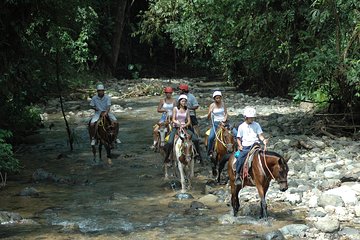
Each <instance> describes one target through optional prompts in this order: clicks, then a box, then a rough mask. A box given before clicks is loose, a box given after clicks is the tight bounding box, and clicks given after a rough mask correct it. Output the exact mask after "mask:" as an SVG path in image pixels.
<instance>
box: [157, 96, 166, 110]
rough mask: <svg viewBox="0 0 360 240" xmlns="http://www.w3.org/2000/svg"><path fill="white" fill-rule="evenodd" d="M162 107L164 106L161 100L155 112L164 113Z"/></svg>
mask: <svg viewBox="0 0 360 240" xmlns="http://www.w3.org/2000/svg"><path fill="white" fill-rule="evenodd" d="M163 105H164V99H161V100H160V102H159V105H158V107H157V112H158V113H163V112H166V110H165V109H163V108H162V106H163Z"/></svg>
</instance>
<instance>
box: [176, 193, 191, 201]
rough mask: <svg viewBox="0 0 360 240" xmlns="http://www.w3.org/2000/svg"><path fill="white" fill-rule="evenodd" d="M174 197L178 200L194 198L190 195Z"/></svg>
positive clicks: (179, 194) (180, 194) (181, 194)
mask: <svg viewBox="0 0 360 240" xmlns="http://www.w3.org/2000/svg"><path fill="white" fill-rule="evenodd" d="M174 197H175V198H177V199H179V200H183V199H193V198H194V197H193V196H192V195H191V194H190V193H178V194H176V195H175V196H174Z"/></svg>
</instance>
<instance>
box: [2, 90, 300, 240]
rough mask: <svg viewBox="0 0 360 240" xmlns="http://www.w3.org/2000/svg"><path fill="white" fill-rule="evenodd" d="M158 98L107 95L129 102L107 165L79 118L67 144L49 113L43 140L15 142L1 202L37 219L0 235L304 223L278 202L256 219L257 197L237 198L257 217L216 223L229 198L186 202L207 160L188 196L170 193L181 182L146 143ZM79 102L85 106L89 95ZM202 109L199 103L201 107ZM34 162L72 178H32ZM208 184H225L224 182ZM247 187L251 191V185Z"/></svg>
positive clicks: (199, 188)
mask: <svg viewBox="0 0 360 240" xmlns="http://www.w3.org/2000/svg"><path fill="white" fill-rule="evenodd" d="M158 101H159V97H137V98H131V99H128V100H126V101H125V100H114V101H113V102H114V103H117V104H120V105H121V106H123V107H130V108H131V110H128V111H126V112H125V113H121V114H117V116H118V120H119V122H120V124H121V125H120V139H121V141H122V143H121V144H120V145H119V146H117V147H116V149H114V151H113V152H112V153H113V158H112V161H113V166H112V167H107V166H103V165H101V164H94V162H93V161H92V153H91V148H90V144H89V140H88V135H87V129H86V119H85V118H84V119H76V121H73V120H72V121H70V123H71V126H72V127H73V128H74V129H75V133H76V139H77V143H76V144H75V146H74V147H75V149H74V151H73V152H70V151H69V150H68V149H69V146H68V145H67V142H66V135H65V129H64V124H63V121H62V120H61V116H60V115H59V114H50V116H49V120H48V123H50V122H52V123H54V125H55V127H53V128H52V129H51V130H50V129H48V128H45V129H42V130H40V131H39V133H38V135H37V136H36V137H37V138H38V139H40V140H41V139H42V140H43V141H40V142H38V143H34V144H28V145H22V146H20V148H18V149H17V153H16V156H17V157H18V158H19V159H20V160H21V163H22V165H23V167H24V168H23V170H22V171H21V173H20V174H19V175H16V176H13V177H11V178H10V179H9V180H8V185H7V187H6V188H5V189H2V190H1V191H0V194H1V196H0V210H3V211H11V212H17V213H19V214H20V215H21V216H22V217H23V218H27V219H32V220H34V221H35V222H37V223H38V224H36V225H35V224H30V225H28V224H14V225H3V226H0V238H4V239H89V238H91V239H189V238H191V239H210V238H212V239H219V238H226V239H261V238H262V236H263V234H265V233H267V232H271V231H273V230H276V229H278V228H280V227H282V226H284V225H288V224H291V223H302V220H301V219H302V217H301V216H297V215H296V213H294V212H292V210H291V208H290V207H289V206H288V205H286V204H285V203H281V202H268V210H269V215H270V220H269V222H268V223H266V222H264V221H263V220H258V219H257V216H258V214H259V212H260V204H259V202H258V200H256V201H250V202H246V203H241V204H244V205H247V207H248V208H251V209H254V210H253V211H251V212H252V214H251V216H250V217H254V219H256V221H254V222H252V223H251V224H221V223H220V221H219V218H220V217H221V216H223V215H226V214H230V213H231V207H230V206H229V202H228V199H225V201H219V202H213V203H212V204H206V207H204V208H200V209H193V208H191V207H190V206H191V203H192V202H193V201H198V200H199V199H200V198H202V197H204V196H205V195H204V194H205V184H206V182H208V181H209V180H211V179H213V177H212V175H211V166H210V163H208V162H207V163H206V164H205V166H200V165H199V164H197V163H196V164H195V179H194V180H193V183H194V184H193V189H192V190H190V191H189V193H190V194H191V195H192V196H193V197H194V199H185V200H179V199H177V198H175V195H176V194H177V193H179V190H178V188H175V189H173V188H172V187H171V186H174V183H175V184H178V182H177V181H176V179H174V178H172V179H170V180H167V181H165V180H163V169H162V157H161V155H160V154H159V153H154V152H152V151H151V150H149V145H150V144H151V143H152V135H151V129H152V125H153V124H154V122H155V121H156V119H157V118H158V117H159V116H158V114H157V113H156V106H157V104H158ZM206 105H207V103H206ZM81 108H82V109H81V110H86V109H87V103H86V102H85V103H84V104H83V105H81ZM205 112H206V109H204V108H203V109H200V111H199V115H204V114H205ZM39 168H42V169H44V170H46V171H48V172H51V173H54V174H56V175H57V176H60V177H67V178H71V179H74V180H76V183H75V184H59V183H52V182H39V183H34V182H33V181H31V176H32V174H33V172H34V171H35V170H36V169H39ZM25 187H34V188H36V189H37V190H38V191H39V192H40V195H39V197H22V196H18V193H19V192H20V191H21V190H22V189H24V188H25ZM213 187H214V186H213ZM274 187H277V186H274ZM214 188H216V189H218V190H224V192H227V191H228V186H226V185H219V186H215V187H214ZM247 191H252V192H253V194H254V197H257V193H256V190H255V188H248V190H247ZM240 198H241V197H240ZM240 212H241V211H240ZM239 215H241V214H239Z"/></svg>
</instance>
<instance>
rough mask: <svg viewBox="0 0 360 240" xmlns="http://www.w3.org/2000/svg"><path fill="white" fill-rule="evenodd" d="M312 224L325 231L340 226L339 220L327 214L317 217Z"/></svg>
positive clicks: (331, 231) (330, 230) (332, 230)
mask: <svg viewBox="0 0 360 240" xmlns="http://www.w3.org/2000/svg"><path fill="white" fill-rule="evenodd" d="M314 225H315V227H316V228H317V229H319V230H320V231H322V232H325V233H333V232H335V231H337V230H339V228H340V222H339V220H338V219H334V218H331V217H328V216H326V217H323V218H319V219H318V221H316V222H315V223H314Z"/></svg>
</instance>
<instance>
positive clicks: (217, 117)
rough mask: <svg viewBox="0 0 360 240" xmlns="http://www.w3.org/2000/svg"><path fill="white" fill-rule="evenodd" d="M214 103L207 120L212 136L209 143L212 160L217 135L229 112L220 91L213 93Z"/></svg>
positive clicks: (209, 154) (209, 153)
mask: <svg viewBox="0 0 360 240" xmlns="http://www.w3.org/2000/svg"><path fill="white" fill-rule="evenodd" d="M213 99H214V102H213V103H211V104H210V106H209V111H208V116H207V118H208V119H209V120H210V121H211V122H210V135H209V138H208V143H207V147H208V149H207V152H208V156H209V157H210V158H211V157H212V154H213V147H214V140H215V134H216V130H217V128H218V126H219V125H220V124H225V122H226V121H227V110H226V106H225V104H224V102H223V101H222V94H221V92H220V91H215V92H214V93H213Z"/></svg>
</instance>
